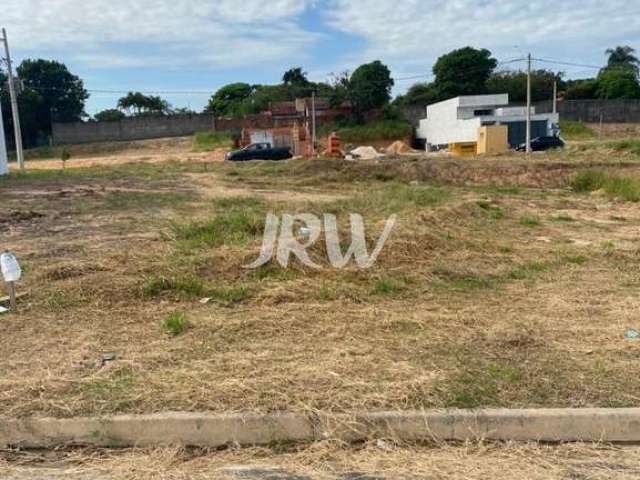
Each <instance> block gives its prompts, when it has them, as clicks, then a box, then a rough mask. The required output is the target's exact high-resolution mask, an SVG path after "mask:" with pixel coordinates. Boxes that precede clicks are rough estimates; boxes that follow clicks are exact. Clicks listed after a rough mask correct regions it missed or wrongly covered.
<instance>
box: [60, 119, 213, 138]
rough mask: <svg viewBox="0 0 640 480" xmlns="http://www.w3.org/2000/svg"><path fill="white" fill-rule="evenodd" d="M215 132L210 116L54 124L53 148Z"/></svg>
mask: <svg viewBox="0 0 640 480" xmlns="http://www.w3.org/2000/svg"><path fill="white" fill-rule="evenodd" d="M214 129H215V118H214V116H213V115H209V114H193V115H170V116H157V117H151V116H149V117H132V118H125V119H123V120H119V121H115V122H73V123H53V125H52V142H53V144H54V145H61V144H75V143H92V142H109V141H122V140H145V139H150V138H162V137H180V136H185V135H193V134H194V133H196V132H202V131H207V130H214Z"/></svg>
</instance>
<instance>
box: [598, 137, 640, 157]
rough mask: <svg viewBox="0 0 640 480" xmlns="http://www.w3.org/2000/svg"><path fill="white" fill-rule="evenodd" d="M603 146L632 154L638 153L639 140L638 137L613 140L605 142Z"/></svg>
mask: <svg viewBox="0 0 640 480" xmlns="http://www.w3.org/2000/svg"><path fill="white" fill-rule="evenodd" d="M604 146H605V147H606V148H611V149H613V150H616V151H618V152H629V153H632V154H634V155H640V140H638V139H626V140H614V141H611V142H606V143H605V144H604Z"/></svg>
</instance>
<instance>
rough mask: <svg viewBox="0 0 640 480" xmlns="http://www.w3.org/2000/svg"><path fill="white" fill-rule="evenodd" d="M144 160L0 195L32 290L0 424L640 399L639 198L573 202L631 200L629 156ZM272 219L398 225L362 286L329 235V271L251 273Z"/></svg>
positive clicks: (10, 357) (561, 466) (470, 454)
mask: <svg viewBox="0 0 640 480" xmlns="http://www.w3.org/2000/svg"><path fill="white" fill-rule="evenodd" d="M155 148H156V147H154V146H153V144H151V145H149V146H146V147H145V146H143V147H137V148H135V149H130V150H124V151H120V152H118V153H110V154H103V153H101V154H98V153H96V151H95V150H91V151H92V152H93V153H92V154H91V155H90V156H86V157H79V158H74V159H73V160H72V161H74V162H76V163H73V164H72V163H70V162H67V165H66V168H65V169H64V170H61V169H60V168H58V167H56V162H55V161H47V160H40V161H32V162H29V171H28V172H27V173H25V174H17V173H14V174H13V175H11V176H10V177H9V178H5V179H0V199H1V202H0V248H3V249H4V248H9V249H11V250H12V251H13V252H14V253H15V254H16V256H17V257H18V258H19V260H20V261H21V263H22V266H23V269H24V278H23V280H22V281H21V282H20V284H19V286H18V291H19V292H20V293H25V294H27V295H25V296H24V297H21V298H20V301H19V310H18V311H17V312H14V313H10V314H3V315H1V316H0V322H1V324H2V332H3V333H2V337H3V341H2V342H0V415H3V416H25V415H36V416H55V417H68V416H74V415H91V414H109V413H125V412H129V413H139V412H157V411H163V410H183V411H198V410H210V411H215V412H224V411H256V412H267V411H278V410H294V411H314V410H323V411H340V412H342V411H352V410H355V409H359V408H368V409H372V410H376V409H411V408H430V407H464V408H476V407H588V406H601V407H618V406H620V407H621V406H635V407H637V406H639V403H638V401H639V397H640V380H639V379H638V378H637V375H634V374H633V372H634V371H635V368H636V365H637V361H638V357H639V356H640V343H637V342H638V340H633V339H629V338H627V334H628V331H629V330H630V329H637V330H640V322H639V321H638V318H637V311H638V307H639V306H640V305H639V304H640V300H638V295H637V292H638V287H640V274H639V272H638V266H639V260H640V258H639V256H638V252H639V251H640V250H639V249H638V246H639V243H638V239H639V236H638V233H639V232H640V204H639V203H637V202H636V201H629V199H624V198H618V197H616V196H615V195H611V194H607V193H606V192H605V191H595V192H591V193H580V192H576V191H574V190H572V188H571V185H572V181H573V180H574V179H575V177H576V176H577V175H579V174H580V173H581V172H585V171H588V170H593V169H598V170H599V171H605V172H608V173H610V174H615V175H619V176H622V177H624V179H625V181H627V180H628V181H629V182H631V186H633V185H634V184H633V181H638V179H640V157H638V155H637V154H635V153H633V152H626V151H621V150H612V149H610V148H609V147H606V148H600V147H597V148H592V147H589V148H586V149H583V148H572V149H568V150H567V151H566V152H563V153H550V154H541V155H534V156H533V157H532V158H531V159H529V160H527V159H524V158H523V157H522V156H521V155H505V156H499V157H494V158H482V159H455V158H447V157H424V158H420V157H407V158H388V159H383V160H380V161H371V162H354V163H349V162H336V161H334V160H314V161H305V160H292V161H289V162H285V163H262V164H260V163H255V162H250V163H246V164H240V165H227V164H223V163H222V162H219V161H218V160H219V157H220V153H219V152H206V153H193V152H192V151H191V149H190V148H189V144H188V143H187V142H183V143H182V144H180V143H179V142H178V143H177V144H173V145H172V146H171V147H167V151H163V152H155V151H154V149H155ZM141 150H142V151H141ZM78 155H80V154H78ZM87 155H88V154H87ZM145 159H146V160H145ZM47 162H48V163H47ZM36 165H37V166H38V167H42V168H33V169H32V168H31V167H32V166H36ZM622 183H624V185H627V183H625V182H622ZM629 188H631V187H629ZM631 193H633V192H631ZM268 212H272V213H276V214H282V213H303V212H310V213H314V214H316V215H322V214H324V213H333V214H336V215H337V218H338V222H339V226H340V232H341V235H347V232H348V231H349V230H348V219H349V213H360V214H362V215H363V218H364V220H365V224H366V227H367V239H368V242H369V247H371V246H372V244H373V242H374V241H375V239H376V238H377V237H378V235H379V234H380V232H381V231H382V228H383V225H384V222H385V220H386V219H387V218H388V217H389V215H392V214H396V215H398V222H397V225H396V227H395V228H394V230H393V233H392V235H391V237H390V238H389V240H388V242H387V244H386V245H385V247H384V249H383V250H382V253H381V255H380V257H379V258H378V261H377V262H376V264H375V265H374V266H373V267H372V268H371V269H368V270H364V271H361V270H359V269H357V268H355V266H354V265H353V264H351V265H350V266H349V267H348V268H346V269H343V270H336V269H334V268H332V267H331V266H330V265H329V264H328V261H327V257H326V252H325V245H324V242H323V241H320V242H318V243H317V244H316V245H314V246H313V247H312V248H311V249H310V255H311V257H312V258H313V259H314V260H315V261H317V262H318V263H320V264H321V266H322V267H323V268H322V269H320V270H315V269H310V268H309V267H305V266H304V265H302V264H301V263H300V262H298V261H293V262H292V263H291V264H290V266H289V268H287V269H284V268H282V267H280V266H279V265H277V264H276V263H275V262H271V263H270V264H268V265H266V266H264V267H261V268H260V269H258V270H247V269H245V268H243V265H245V264H247V263H249V262H250V261H252V260H254V259H255V258H256V257H257V255H258V252H259V250H260V244H261V238H262V230H263V228H264V219H265V216H266V214H267V213H268ZM176 319H177V320H176ZM180 319H181V320H180ZM638 459H639V453H638V449H637V448H635V447H626V448H614V447H610V446H605V445H563V446H543V445H521V444H520V445H517V444H486V445H484V444H473V445H457V446H456V445H437V446H430V447H426V446H410V445H393V444H390V443H388V442H386V441H377V440H373V441H372V442H370V443H367V444H365V445H360V446H345V445H341V444H335V443H334V442H323V443H320V444H317V445H309V446H304V447H300V448H299V449H292V448H287V447H286V446H278V447H275V446H274V448H272V449H249V450H235V449H230V450H225V451H220V452H207V451H193V450H183V449H160V450H153V451H150V450H123V451H96V450H60V451H55V452H40V453H38V452H19V451H3V452H0V475H1V476H2V477H3V478H13V479H16V480H18V479H19V480H23V479H36V478H37V479H45V478H46V479H55V478H95V479H112V478H118V479H120V478H172V479H173V478H176V479H177V478H249V479H254V478H255V479H270V480H273V479H288V480H292V479H297V480H300V479H303V480H304V479H307V478H308V479H311V480H313V479H316V478H318V479H320V478H322V479H324V478H339V479H367V480H369V479H378V478H385V479H386V478H394V479H395V478H454V479H455V478H460V479H463V478H464V479H467V478H498V477H499V478H539V479H547V478H571V479H575V478H594V479H599V478H603V479H604V478H637V477H638V476H640V472H638V469H637V465H638Z"/></svg>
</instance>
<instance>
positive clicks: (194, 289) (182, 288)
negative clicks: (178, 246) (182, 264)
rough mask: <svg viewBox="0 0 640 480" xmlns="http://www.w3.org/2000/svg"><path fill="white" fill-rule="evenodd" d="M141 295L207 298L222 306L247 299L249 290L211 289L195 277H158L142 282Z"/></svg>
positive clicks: (231, 287)
mask: <svg viewBox="0 0 640 480" xmlns="http://www.w3.org/2000/svg"><path fill="white" fill-rule="evenodd" d="M142 293H143V295H144V296H145V297H148V298H157V297H160V296H162V295H164V294H173V295H176V296H178V297H179V298H184V299H194V298H209V299H211V300H214V301H217V302H220V303H223V304H232V303H238V302H241V301H243V300H246V299H247V298H249V297H250V295H251V290H250V289H249V288H248V287H247V286H244V285H240V286H237V285H232V286H229V287H219V286H215V287H212V286H211V285H209V284H208V283H207V282H206V281H205V280H204V279H202V278H199V277H196V276H195V275H175V276H165V275H158V276H152V277H149V278H147V279H146V280H145V281H144V283H143V285H142Z"/></svg>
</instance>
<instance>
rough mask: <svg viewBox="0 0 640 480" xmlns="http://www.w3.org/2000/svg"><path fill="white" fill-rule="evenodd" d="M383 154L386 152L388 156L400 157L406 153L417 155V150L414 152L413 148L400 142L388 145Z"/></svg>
mask: <svg viewBox="0 0 640 480" xmlns="http://www.w3.org/2000/svg"><path fill="white" fill-rule="evenodd" d="M385 152H387V153H388V154H389V155H402V154H406V153H418V151H417V150H414V149H413V148H411V147H410V146H409V145H407V144H406V143H404V142H403V141H401V140H398V141H396V142H393V143H392V144H391V145H389V146H388V147H387V148H386V149H385Z"/></svg>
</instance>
